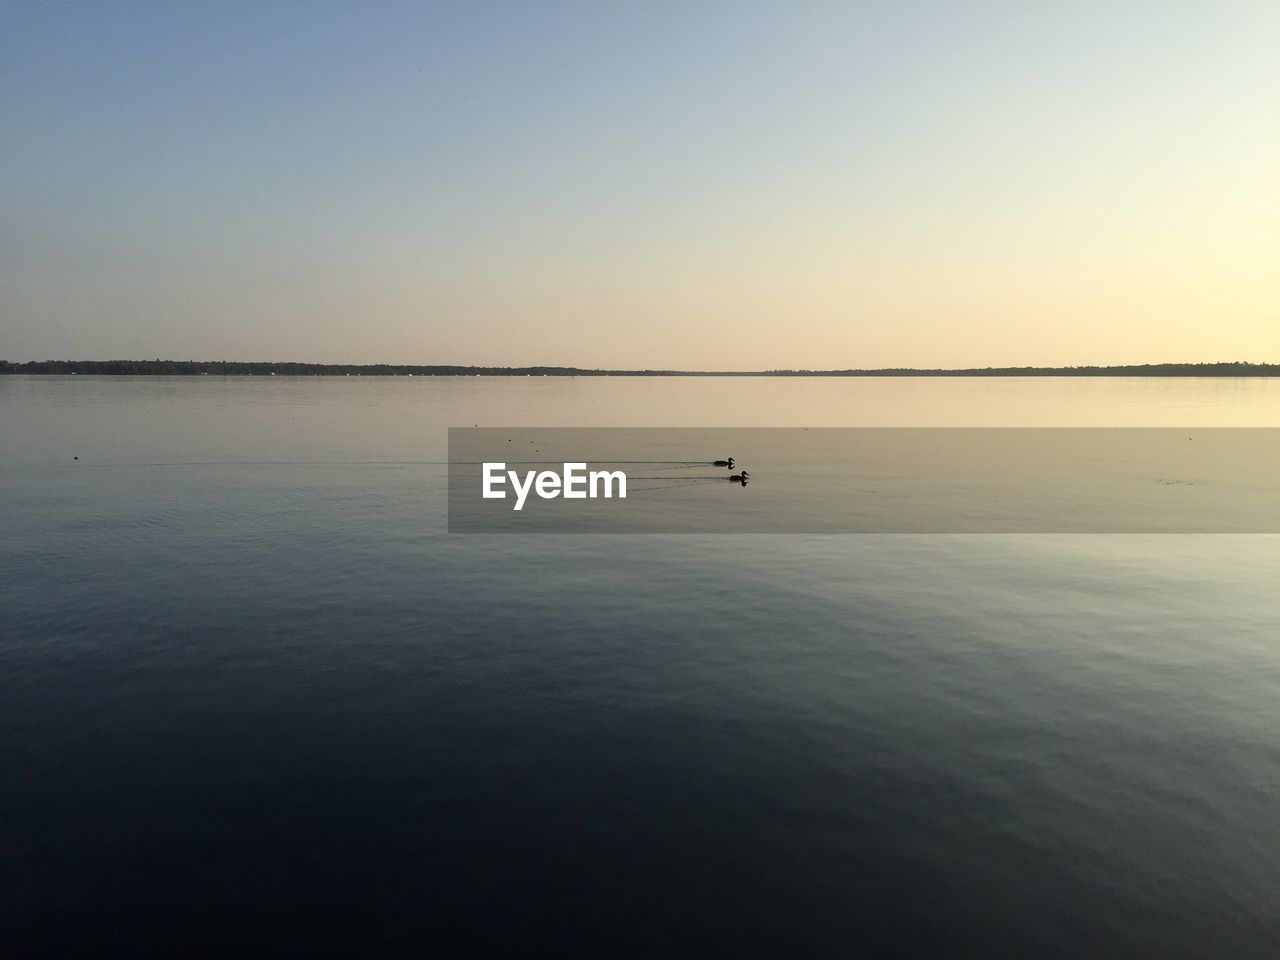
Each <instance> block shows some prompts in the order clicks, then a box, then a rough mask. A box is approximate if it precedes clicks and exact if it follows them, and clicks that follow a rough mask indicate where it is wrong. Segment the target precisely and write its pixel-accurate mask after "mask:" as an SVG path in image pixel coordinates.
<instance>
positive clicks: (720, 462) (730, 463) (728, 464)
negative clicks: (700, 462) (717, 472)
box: [711, 457, 733, 470]
mask: <svg viewBox="0 0 1280 960" xmlns="http://www.w3.org/2000/svg"><path fill="white" fill-rule="evenodd" d="M711 465H712V466H713V467H728V468H729V469H730V470H732V469H733V457H730V458H729V459H728V460H713V461H711Z"/></svg>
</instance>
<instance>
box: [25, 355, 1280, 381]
mask: <svg viewBox="0 0 1280 960" xmlns="http://www.w3.org/2000/svg"><path fill="white" fill-rule="evenodd" d="M0 374H62V375H69V374H89V375H97V376H178V377H180V376H219V377H227V376H272V375H277V376H282V377H334V376H339V377H340V376H353V377H356V376H366V377H390V376H418V377H747V376H753V377H1276V376H1280V364H1275V363H1250V362H1248V361H1245V360H1237V361H1232V362H1226V363H1144V364H1125V365H1118V366H1078V367H967V368H959V369H919V368H915V367H889V368H882V369H875V370H859V369H847V370H605V369H592V368H584V367H548V366H537V367H468V366H460V365H449V364H387V363H375V364H349V363H272V362H255V363H245V362H237V361H231V360H218V361H199V360H159V359H157V360H32V361H29V362H26V363H15V362H10V361H6V360H0Z"/></svg>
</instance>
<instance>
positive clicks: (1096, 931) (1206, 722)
mask: <svg viewBox="0 0 1280 960" xmlns="http://www.w3.org/2000/svg"><path fill="white" fill-rule="evenodd" d="M475 424H479V425H481V426H499V425H500V426H556V425H561V426H628V425H631V426H682V425H693V426H996V425H1001V426H1003V425H1016V426H1050V425H1052V426H1174V425H1176V426H1186V427H1208V426H1272V427H1274V426H1280V382H1276V381H1271V382H1266V381H1196V380H1109V379H1104V380H741V381H724V380H669V379H658V380H632V379H620V378H619V379H605V380H557V379H550V378H548V379H541V378H538V379H533V378H529V379H525V378H520V379H494V380H489V379H480V378H474V379H461V380H447V379H420V378H413V379H411V378H399V379H387V380H382V379H373V378H342V379H305V380H292V379H283V378H275V379H271V378H250V379H231V380H221V379H215V378H207V379H206V378H200V379H195V380H191V379H161V378H143V379H137V380H134V379H94V378H87V377H73V378H30V379H29V378H19V377H0V691H3V695H2V696H0V902H2V903H3V905H4V906H3V909H2V910H0V956H4V957H9V956H12V957H28V956H69V955H72V956H74V955H85V956H98V955H103V954H104V953H108V952H110V953H126V952H127V953H130V954H142V953H154V954H164V955H166V956H197V957H206V956H207V957H224V956H225V957H233V956H234V957H239V956H246V955H250V954H253V953H256V954H263V953H265V952H266V951H268V950H274V951H276V952H277V954H279V955H303V954H313V953H315V952H318V951H319V952H328V953H337V954H343V955H354V956H384V955H388V954H390V953H398V952H403V953H412V954H414V955H416V956H421V955H441V954H444V955H448V954H450V953H458V952H492V953H495V954H498V953H501V954H514V953H515V952H516V951H520V952H525V951H527V950H529V949H531V945H534V944H542V945H543V946H546V947H549V948H550V949H554V950H555V951H557V952H560V953H565V954H572V955H582V954H588V955H602V954H616V953H630V954H637V955H739V956H742V955H759V956H832V957H848V956H868V957H880V956H885V957H896V956H902V957H913V956H964V957H969V956H974V957H979V956H980V957H990V956H1026V957H1096V956H1125V957H1152V958H1182V957H1205V958H1210V957H1213V958H1219V957H1225V956H1233V957H1250V958H1252V957H1257V958H1274V957H1275V956H1277V955H1280V816H1277V811H1278V810H1280V734H1278V733H1277V730H1280V629H1278V628H1280V590H1278V589H1277V585H1280V537H1275V536H1101V535H1095V536H866V535H864V536H843V537H841V536H826V537H824V536H774V537H752V536H589V537H583V536H556V535H541V536H536V537H533V536H531V537H518V536H514V537H513V536H485V535H470V536H458V535H454V536H452V537H450V536H449V535H447V534H446V533H445V479H446V468H445V466H444V465H443V464H442V463H440V462H439V461H443V460H445V459H446V451H445V429H446V427H448V426H472V425H475ZM715 452H716V453H717V454H719V453H727V452H732V451H715ZM73 457H78V458H79V459H78V460H75V459H73ZM741 492H742V493H744V495H750V494H751V493H752V491H751V490H747V491H741Z"/></svg>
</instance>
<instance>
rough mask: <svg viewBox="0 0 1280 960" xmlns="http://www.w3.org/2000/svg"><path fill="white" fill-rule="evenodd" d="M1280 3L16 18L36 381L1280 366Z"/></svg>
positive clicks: (21, 199)
mask: <svg viewBox="0 0 1280 960" xmlns="http://www.w3.org/2000/svg"><path fill="white" fill-rule="evenodd" d="M1277 51H1280V3H1277V2H1275V0H1260V2H1248V0H1239V2H1231V0H1222V2H1207V0H1206V2H1199V3H1184V2H1177V0H1166V2H1144V0H1121V2H1088V0H1085V2H1071V3H1067V2H1061V3H1049V2H1046V3H1027V2H1025V0H1020V2H1010V3H991V2H982V0H975V2H972V3H953V2H938V3H931V2H917V3H911V2H883V3H857V2H843V3H809V2H802V0H801V2H789V3H780V2H772V3H753V2H748V0H742V2H733V3H717V2H710V0H708V2H699V3H687V2H670V0H655V2H652V3H631V4H624V3H611V2H603V3H602V2H598V0H587V2H580V3H578V2H574V3H556V2H550V0H548V2H540V3H528V2H524V3H497V2H493V3H482V4H473V3H462V2H457V3H452V4H429V3H423V2H415V3H403V4H401V3H395V2H379V3H372V4H356V3H350V4H328V3H322V2H305V3H304V2H291V0H282V2H279V3H267V4H264V3H257V2H254V3H237V2H235V0H221V2H218V3H184V2H178V0H167V2H155V3H143V2H116V3H110V2H81V3H58V2H30V0H0V358H3V359H8V360H11V361H21V360H31V359H113V358H146V359H150V358H156V357H162V358H166V359H197V360H212V359H231V360H303V361H313V362H360V363H376V362H387V363H462V364H499V365H524V364H544V363H545V364H568V365H577V366H588V367H615V368H681V369H776V368H844V367H885V366H915V367H958V366H1000V365H1020V364H1037V365H1064V364H1091V363H1102V364H1106V363H1142V362H1160V361H1181V362H1193V361H1217V360H1250V361H1255V362H1280V55H1278V54H1277Z"/></svg>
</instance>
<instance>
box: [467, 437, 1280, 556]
mask: <svg viewBox="0 0 1280 960" xmlns="http://www.w3.org/2000/svg"><path fill="white" fill-rule="evenodd" d="M449 461H450V464H449V531H450V532H451V533H1280V430H1275V429H1227V428H1224V429H1209V430H1179V429H1145V428H1144V429H1096V428H1081V429H1069V428H1068V429H1061V428H1059V429H1009V428H991V429H986V428H976V429H975V428H955V429H947V428H941V429H939V428H921V429H898V428H823V429H805V428H765V429H753V428H725V429H712V428H653V429H648V428H625V429H609V428H596V427H592V428H581V429H573V428H547V429H539V428H529V427H519V428H515V427H513V428H509V429H508V428H487V427H482V428H453V429H450V431H449Z"/></svg>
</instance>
